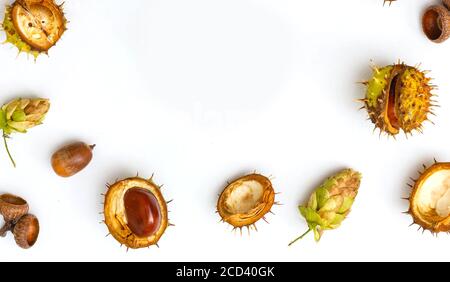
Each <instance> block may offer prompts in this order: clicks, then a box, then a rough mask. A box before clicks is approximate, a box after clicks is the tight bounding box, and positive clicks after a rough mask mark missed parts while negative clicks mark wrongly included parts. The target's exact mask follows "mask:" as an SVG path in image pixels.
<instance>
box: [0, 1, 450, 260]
mask: <svg viewBox="0 0 450 282" xmlns="http://www.w3.org/2000/svg"><path fill="white" fill-rule="evenodd" d="M437 2H438V1H431V0H430V1H428V0H400V1H398V2H396V3H394V4H393V5H392V6H391V7H390V8H388V7H387V6H386V7H383V6H382V0H345V1H344V0H342V1H337V0H321V1H303V0H302V1H299V0H292V1H290V0H276V1H275V0H226V1H225V0H222V1H219V0H192V1H185V0H151V1H148V0H146V1H144V0H142V1H137V0H134V1H128V2H127V3H124V1H119V0H114V1H112V0H97V1H91V0H77V1H73V0H72V1H71V0H69V1H66V4H65V11H66V13H67V18H68V19H69V20H70V23H69V26H68V28H69V30H68V31H67V32H66V33H65V34H64V36H63V38H62V39H61V40H60V42H59V43H58V45H57V46H56V47H54V48H52V49H51V50H50V57H46V56H42V57H39V59H38V60H37V63H34V62H33V60H32V59H31V58H30V59H27V56H26V55H24V54H22V55H19V56H18V57H17V56H16V55H17V54H16V53H17V51H16V49H14V48H13V47H12V46H10V45H1V46H0V66H1V71H0V75H1V78H0V96H1V101H0V103H5V102H7V101H9V100H10V99H12V98H14V97H18V96H32V97H33V96H42V97H48V98H50V99H51V102H52V108H51V111H50V112H49V114H48V116H47V119H46V121H45V124H44V125H42V126H39V127H36V128H34V129H32V130H30V131H29V133H28V134H26V135H19V134H17V135H14V136H13V139H12V140H10V146H11V150H12V152H13V154H14V156H15V158H16V161H17V163H18V167H17V168H16V169H14V168H12V166H11V165H10V163H9V160H8V158H7V155H6V153H5V152H4V150H0V156H1V158H0V192H10V193H15V194H18V195H21V196H22V197H24V198H26V199H27V200H28V201H29V203H30V205H31V212H32V213H34V214H36V215H37V216H38V218H39V220H40V224H41V233H40V236H39V240H38V242H37V244H36V245H35V246H34V247H33V248H32V249H30V250H22V249H20V248H18V247H17V246H16V245H15V243H14V240H13V238H12V236H11V235H8V236H7V237H6V238H0V260H4V261H11V260H18V261H41V260H45V261H47V260H52V261H53V260H57V261H59V260H62V261H78V260H82V261H84V260H89V261H91V260H94V261H97V260H108V261H109V260H111V261H179V260H182V261H197V260H202V261H203V260H206V261H255V260H256V261H266V260H271V261H272V260H275V261H323V260H332V261H342V260H358V261H359V260H369V261H371V260H449V259H450V255H449V253H450V245H449V240H450V238H449V237H448V236H447V235H446V234H445V235H439V237H438V238H434V237H433V236H432V235H430V234H429V233H425V234H422V233H421V232H417V231H416V230H417V227H408V225H409V224H410V223H411V218H410V217H409V216H408V215H404V214H402V213H401V212H402V211H405V210H406V209H407V208H408V204H407V202H406V201H403V200H401V197H405V196H408V190H407V186H406V183H407V182H408V179H409V177H410V176H412V177H414V176H416V171H417V170H418V169H419V168H421V166H422V163H426V164H430V163H431V162H432V159H433V158H434V157H436V158H437V159H438V160H441V161H445V160H447V161H448V160H450V150H449V148H450V147H449V141H450V140H449V137H450V133H449V132H450V111H448V109H449V108H450V98H449V96H448V95H447V94H448V93H450V86H449V85H448V84H446V83H448V78H449V76H450V63H449V62H450V60H449V54H450V53H449V52H450V48H449V47H450V45H449V44H450V42H447V43H444V44H441V45H436V44H433V43H431V42H429V41H428V40H427V39H426V38H425V37H424V36H423V34H422V31H421V26H420V17H421V14H422V13H423V10H424V9H425V8H426V6H428V5H430V4H435V3H437ZM6 3H10V1H4V0H1V1H0V5H1V6H3V5H4V4H6ZM1 17H3V16H1ZM0 39H4V36H3V35H2V38H0ZM371 59H373V60H374V61H375V63H377V64H379V65H384V64H390V63H393V62H395V61H397V60H398V59H401V60H403V61H405V62H406V63H408V64H410V65H415V64H417V63H422V66H423V69H430V70H432V72H431V74H430V75H431V76H432V77H434V78H435V81H434V83H435V84H437V85H439V86H440V88H439V90H438V91H437V92H436V93H438V94H440V97H439V103H440V104H441V106H442V107H441V108H439V109H437V110H436V114H437V117H433V121H434V122H435V123H436V125H435V126H433V125H432V124H430V123H428V124H426V126H425V134H424V135H420V134H416V135H415V136H414V137H413V138H409V139H408V140H407V139H406V138H405V137H404V136H400V137H399V138H398V140H397V141H394V140H393V139H387V137H381V138H379V137H378V134H374V133H372V124H371V123H370V121H366V120H365V119H366V113H365V112H364V111H358V108H359V105H358V104H357V103H356V102H355V99H357V98H361V97H362V96H364V94H365V89H364V87H363V86H361V85H358V84H357V83H356V82H357V81H361V80H364V79H367V78H369V77H370V75H371V71H370V69H369V62H370V60H371ZM74 140H83V141H85V142H87V143H95V144H97V147H96V148H95V153H94V159H93V161H92V163H91V164H90V166H89V167H88V168H87V169H86V170H84V171H83V172H81V173H80V174H78V175H76V176H75V177H72V178H70V179H62V178H59V177H57V176H56V175H55V174H54V173H53V171H52V169H51V166H50V161H49V160H50V156H51V154H52V153H53V152H54V151H55V150H56V149H58V148H59V147H60V146H61V145H63V144H66V143H68V142H70V141H74ZM344 167H352V168H354V169H357V170H359V171H361V172H362V173H363V182H362V185H361V188H360V192H359V195H358V198H357V200H356V202H355V204H354V206H353V211H352V213H351V214H350V216H349V217H348V219H347V220H346V221H345V222H344V223H343V224H342V226H341V227H340V228H339V229H337V230H333V231H327V232H326V233H325V234H324V236H323V238H322V240H321V242H320V243H318V244H317V243H315V242H314V239H313V236H312V235H310V236H307V237H306V238H304V239H303V240H302V241H300V242H298V243H297V244H296V245H294V246H292V247H288V246H287V244H288V243H289V241H290V240H291V239H293V238H294V237H296V236H297V235H298V234H300V233H302V232H303V231H304V230H305V229H306V224H305V222H304V220H303V219H302V218H301V216H300V215H299V214H298V212H297V208H296V207H297V205H298V204H300V203H302V202H304V201H305V200H306V199H307V198H308V197H309V194H310V193H311V191H312V190H313V189H314V188H315V187H316V186H317V185H318V184H320V183H321V182H322V180H323V179H324V178H325V177H327V176H328V175H330V174H332V173H334V172H336V171H338V170H340V169H342V168H344ZM253 170H257V171H258V172H260V173H263V174H266V175H273V176H274V177H275V179H274V181H273V184H274V187H275V189H276V191H278V192H281V194H280V195H278V197H277V200H279V201H280V202H281V203H283V206H275V207H274V208H273V211H274V213H275V214H276V215H269V216H268V220H269V221H270V224H266V223H265V222H263V221H262V222H259V223H258V224H257V226H258V229H259V232H251V235H250V236H249V235H247V233H246V232H244V234H243V235H242V236H241V235H239V233H238V232H237V233H233V232H232V231H231V228H230V226H228V225H226V224H223V223H222V224H219V223H218V221H219V217H218V215H217V214H216V213H215V204H216V201H217V195H218V193H220V191H221V190H222V189H223V187H224V186H225V183H226V181H227V180H232V179H233V178H235V177H237V176H241V175H243V174H245V173H248V172H252V171H253ZM136 172H139V173H140V175H142V176H150V175H151V174H152V173H153V172H154V173H155V180H156V182H157V183H159V184H164V185H165V186H164V189H163V193H164V196H165V197H166V199H167V200H169V199H172V198H173V199H174V201H173V203H172V204H171V205H170V210H171V213H170V219H171V221H173V222H174V223H175V224H176V227H173V228H169V229H168V230H167V231H166V233H165V234H164V236H163V237H162V239H161V240H160V243H159V245H160V248H159V249H158V248H156V247H152V248H150V249H142V250H137V251H136V250H130V251H129V252H128V253H127V252H126V249H125V248H124V247H123V248H120V247H119V244H118V243H117V242H116V241H115V240H114V239H113V238H112V237H107V238H105V235H106V234H107V228H106V226H104V225H103V224H99V222H100V221H101V220H102V219H103V218H102V215H101V214H99V212H100V211H102V201H103V199H102V196H101V195H100V194H101V193H103V192H105V190H106V187H105V184H106V182H112V181H114V180H115V179H116V178H124V177H129V176H133V175H135V174H136Z"/></svg>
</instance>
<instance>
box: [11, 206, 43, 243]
mask: <svg viewBox="0 0 450 282" xmlns="http://www.w3.org/2000/svg"><path fill="white" fill-rule="evenodd" d="M13 233H14V240H16V244H17V245H18V246H19V247H21V248H23V249H28V248H31V247H33V245H34V243H36V241H37V238H38V235H39V221H38V219H37V217H36V216H34V215H32V214H27V215H24V216H22V217H21V218H20V219H19V221H18V222H17V223H16V225H15V226H14V229H13Z"/></svg>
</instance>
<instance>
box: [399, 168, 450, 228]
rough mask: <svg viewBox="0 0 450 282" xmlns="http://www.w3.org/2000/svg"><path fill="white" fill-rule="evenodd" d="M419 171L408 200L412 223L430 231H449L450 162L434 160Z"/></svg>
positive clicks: (411, 185)
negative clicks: (430, 164)
mask: <svg viewBox="0 0 450 282" xmlns="http://www.w3.org/2000/svg"><path fill="white" fill-rule="evenodd" d="M423 167H424V171H423V172H420V171H419V173H420V176H419V178H418V179H416V180H415V179H412V180H413V181H414V183H413V184H410V185H409V186H410V187H412V191H411V194H410V196H409V198H408V200H409V209H408V211H407V213H409V214H410V215H411V216H412V218H413V223H412V224H417V225H419V226H420V227H419V228H423V230H424V231H425V230H429V231H430V232H431V233H433V234H434V233H439V232H449V231H450V163H439V162H435V163H434V164H433V165H432V166H430V167H428V168H427V167H426V166H425V165H424V166H423Z"/></svg>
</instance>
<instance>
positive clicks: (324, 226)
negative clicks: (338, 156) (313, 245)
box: [289, 169, 361, 246]
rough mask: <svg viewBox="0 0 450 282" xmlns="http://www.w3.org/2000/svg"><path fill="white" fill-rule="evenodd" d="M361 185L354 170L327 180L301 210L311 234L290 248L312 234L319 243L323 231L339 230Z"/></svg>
mask: <svg viewBox="0 0 450 282" xmlns="http://www.w3.org/2000/svg"><path fill="white" fill-rule="evenodd" d="M360 183H361V174H360V173H359V172H356V171H354V170H352V169H345V170H343V171H341V172H339V173H338V174H336V175H334V176H332V177H329V178H328V179H327V180H325V182H324V183H323V184H322V185H321V186H320V187H319V188H317V189H316V190H315V191H314V193H313V194H312V195H311V197H310V198H309V201H308V203H307V204H306V205H302V206H299V207H298V209H299V211H300V214H301V215H302V216H303V217H304V218H305V220H306V222H307V224H308V230H307V231H306V232H305V233H304V234H303V235H301V236H299V237H298V238H296V239H295V240H294V241H292V242H291V243H290V244H289V246H290V245H292V244H294V243H295V242H297V241H298V240H300V239H302V238H303V237H304V236H305V235H306V234H308V233H309V232H311V231H313V232H314V239H315V240H316V241H317V242H318V241H319V240H320V238H321V237H322V234H323V231H324V230H331V229H336V228H338V227H339V226H340V225H341V223H342V221H343V220H344V219H345V218H346V216H347V215H348V213H349V212H350V209H351V207H352V205H353V202H354V200H355V197H356V195H357V194H358V189H359V185H360Z"/></svg>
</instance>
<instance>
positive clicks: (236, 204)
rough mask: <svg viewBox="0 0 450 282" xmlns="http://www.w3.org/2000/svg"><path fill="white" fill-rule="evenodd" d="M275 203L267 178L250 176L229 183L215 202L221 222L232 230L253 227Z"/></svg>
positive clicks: (258, 175)
mask: <svg viewBox="0 0 450 282" xmlns="http://www.w3.org/2000/svg"><path fill="white" fill-rule="evenodd" d="M274 203H275V191H274V189H273V186H272V183H271V181H270V179H269V178H267V177H265V176H263V175H260V174H256V173H254V174H250V175H246V176H243V177H240V178H238V179H236V180H234V181H232V182H231V183H229V184H228V185H227V186H226V187H225V189H224V190H223V192H222V193H221V195H220V196H219V200H218V202H217V212H218V213H219V215H220V217H221V218H222V221H224V222H226V223H228V224H230V225H232V226H233V227H234V229H237V228H239V229H241V230H242V228H243V227H247V229H249V230H250V227H251V226H253V227H254V228H255V229H256V226H255V223H256V222H257V221H258V220H260V219H263V220H265V215H266V214H267V213H268V212H270V210H271V208H272V206H273V204H274Z"/></svg>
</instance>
